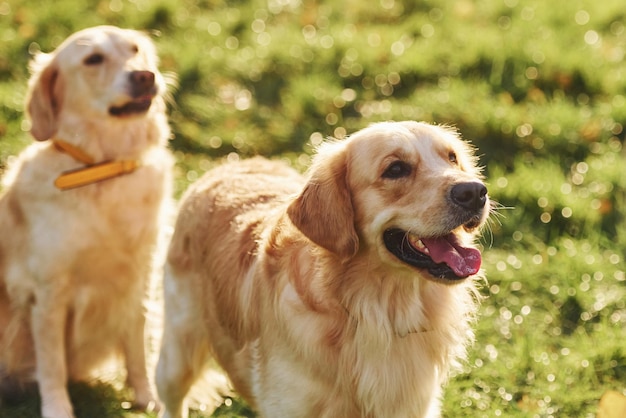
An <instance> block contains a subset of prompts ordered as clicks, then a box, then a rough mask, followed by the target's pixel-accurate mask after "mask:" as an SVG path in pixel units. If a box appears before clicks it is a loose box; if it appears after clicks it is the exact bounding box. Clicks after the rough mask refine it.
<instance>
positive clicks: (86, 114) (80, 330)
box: [0, 27, 172, 418]
mask: <svg viewBox="0 0 626 418" xmlns="http://www.w3.org/2000/svg"><path fill="white" fill-rule="evenodd" d="M138 79H141V80H139V81H138ZM152 80H153V81H152ZM138 84H139V85H138ZM164 93H165V83H164V79H163V77H162V76H161V74H160V73H159V71H158V69H157V56H156V53H155V49H154V45H153V44H152V42H151V41H150V39H149V38H148V37H146V36H145V35H143V34H141V33H139V32H136V31H132V30H122V29H119V28H115V27H95V28H90V29H86V30H83V31H80V32H77V33H76V34H74V35H72V36H71V37H70V38H68V39H67V40H66V41H65V42H63V43H62V44H61V45H60V46H59V47H58V48H57V49H56V50H55V51H54V52H53V53H50V54H40V55H38V56H37V57H36V59H35V61H34V63H33V75H32V78H31V80H30V85H29V94H28V98H27V109H28V112H29V114H30V120H31V124H32V129H31V133H32V135H33V136H34V137H35V139H37V140H38V142H36V143H34V144H32V145H31V146H29V147H28V148H27V149H26V150H24V151H23V152H22V153H21V154H20V155H19V156H18V157H17V158H16V161H15V162H14V163H13V164H12V166H11V168H10V169H9V171H8V172H7V173H6V175H5V178H4V188H3V192H2V194H1V195H0V231H2V233H0V382H1V385H0V386H1V387H2V388H3V389H5V390H7V389H8V390H11V389H15V387H16V386H20V385H23V384H27V383H28V382H33V381H36V382H37V384H38V387H39V391H40V394H41V397H42V415H43V416H44V417H54V418H69V417H73V412H72V406H71V404H70V400H69V397H68V394H67V391H66V384H67V381H68V380H80V379H87V378H89V377H91V374H92V372H93V371H94V370H95V369H96V368H97V367H98V366H101V365H102V364H103V362H104V361H105V360H107V359H108V358H109V357H111V355H112V354H114V353H117V352H121V353H122V354H123V356H124V361H125V366H126V370H127V375H126V376H127V381H128V383H129V385H130V386H131V387H132V388H133V389H134V392H135V400H136V403H137V404H138V405H139V406H142V407H149V406H150V405H154V403H155V396H153V393H152V390H151V388H150V386H149V380H148V377H147V371H146V363H145V353H144V321H145V306H144V305H145V297H146V292H147V290H148V287H149V283H150V282H149V280H150V277H151V275H152V273H153V272H152V266H153V258H154V252H155V249H156V244H157V235H158V228H157V227H158V224H159V222H160V219H161V217H162V215H163V212H164V209H165V207H166V206H167V205H166V202H167V201H168V200H169V193H170V177H171V174H170V171H171V165H172V158H171V156H170V154H169V152H168V151H167V148H166V142H167V139H168V137H169V127H168V125H167V118H166V114H165V103H164V100H163V94H164ZM146 106H148V107H149V108H145V107H146ZM114 109H115V110H114ZM114 113H116V114H114ZM51 139H62V140H64V141H65V142H68V143H71V144H72V145H73V146H75V147H78V148H80V149H82V150H83V151H84V152H86V153H87V154H89V155H90V156H91V157H93V159H94V160H95V161H96V162H102V161H108V160H124V159H133V160H138V161H140V162H141V167H140V168H138V169H137V170H136V171H135V172H133V173H131V174H126V175H122V176H119V177H116V178H112V179H108V180H104V181H101V182H98V183H94V184H90V185H86V186H83V187H80V188H76V189H72V190H66V191H61V190H59V189H57V188H55V186H54V185H53V182H54V180H55V179H56V178H57V177H58V176H59V175H60V174H61V173H62V172H65V171H68V170H73V169H77V168H80V167H83V166H84V163H82V162H79V161H77V160H76V159H75V158H73V157H72V156H70V155H68V154H67V153H65V152H61V151H60V150H59V149H57V148H56V147H55V145H54V144H53V141H51Z"/></svg>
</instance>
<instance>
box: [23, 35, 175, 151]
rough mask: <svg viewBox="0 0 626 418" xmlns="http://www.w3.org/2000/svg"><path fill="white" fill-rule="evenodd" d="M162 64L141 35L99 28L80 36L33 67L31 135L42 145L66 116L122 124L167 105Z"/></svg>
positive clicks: (43, 56) (39, 57)
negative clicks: (163, 99)
mask: <svg viewBox="0 0 626 418" xmlns="http://www.w3.org/2000/svg"><path fill="white" fill-rule="evenodd" d="M157 65H158V62H157V55H156V52H155V48H154V45H153V43H152V42H151V40H150V39H149V38H148V37H147V36H145V35H143V34H141V33H139V32H137V31H134V30H128V29H119V28H116V27H113V26H98V27H93V28H89V29H85V30H82V31H80V32H77V33H75V34H74V35H72V36H70V37H69V38H68V39H67V40H65V41H64V42H63V43H62V44H61V45H60V46H59V47H58V48H57V49H56V50H55V51H54V52H52V53H50V54H43V53H41V54H38V55H37V56H36V57H35V59H34V60H33V62H32V63H31V71H32V73H33V75H32V77H31V79H30V82H29V93H28V97H27V105H26V107H27V110H28V113H29V115H30V119H31V124H32V126H31V133H32V135H33V136H34V137H35V139H37V140H40V141H43V140H46V139H49V138H51V137H52V136H54V134H55V133H56V132H57V130H58V128H59V121H60V117H61V115H62V113H66V114H67V115H71V114H76V115H80V117H81V118H83V119H89V118H93V119H94V120H103V118H116V119H120V118H130V117H133V116H138V115H143V114H145V113H146V112H148V111H149V109H150V108H151V107H152V106H162V104H161V102H162V100H160V95H162V94H163V93H164V92H165V82H164V79H163V77H162V75H161V74H160V73H159V71H158V69H157ZM69 117H71V116H69Z"/></svg>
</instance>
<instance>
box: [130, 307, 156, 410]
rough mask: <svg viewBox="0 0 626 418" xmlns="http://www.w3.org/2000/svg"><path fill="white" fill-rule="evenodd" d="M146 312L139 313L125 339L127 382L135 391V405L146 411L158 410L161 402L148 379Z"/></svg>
mask: <svg viewBox="0 0 626 418" xmlns="http://www.w3.org/2000/svg"><path fill="white" fill-rule="evenodd" d="M145 324H146V318H145V312H143V310H142V312H141V313H138V314H137V315H136V316H135V317H134V318H133V320H132V324H131V325H130V326H129V332H128V334H127V336H126V338H125V339H124V343H123V349H124V359H125V363H126V371H127V382H128V386H130V387H131V388H132V389H133V391H134V392H135V402H134V404H135V406H137V407H138V408H141V409H144V410H146V411H153V410H157V409H158V407H159V404H158V403H157V401H156V397H155V396H154V394H153V390H152V388H151V386H150V381H149V380H148V373H147V365H146V349H145V347H146V344H145V342H146V341H145V334H146V330H145Z"/></svg>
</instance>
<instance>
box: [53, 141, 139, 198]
mask: <svg viewBox="0 0 626 418" xmlns="http://www.w3.org/2000/svg"><path fill="white" fill-rule="evenodd" d="M52 142H53V144H54V146H55V148H56V149H57V150H59V151H61V152H64V153H66V154H67V155H69V156H71V157H72V158H74V159H75V160H76V161H79V162H81V163H83V164H85V167H82V168H77V169H75V170H69V171H64V172H63V173H61V175H60V176H59V177H57V178H56V180H55V181H54V185H55V186H56V187H57V188H58V189H60V190H69V189H73V188H76V187H81V186H87V185H89V184H93V183H96V182H99V181H103V180H108V179H111V178H113V177H117V176H121V175H124V174H130V173H132V172H133V171H135V170H136V169H137V168H138V167H139V165H140V162H139V161H138V160H120V161H104V162H101V163H96V162H95V161H94V159H93V158H92V157H91V156H90V155H89V154H87V153H86V152H84V151H83V150H82V149H80V148H78V147H77V146H75V145H72V144H70V143H69V142H65V141H63V140H61V139H53V140H52Z"/></svg>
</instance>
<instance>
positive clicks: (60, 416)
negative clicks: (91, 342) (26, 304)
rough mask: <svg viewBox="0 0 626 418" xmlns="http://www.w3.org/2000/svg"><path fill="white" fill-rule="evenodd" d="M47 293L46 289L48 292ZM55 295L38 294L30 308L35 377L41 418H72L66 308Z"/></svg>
mask: <svg viewBox="0 0 626 418" xmlns="http://www.w3.org/2000/svg"><path fill="white" fill-rule="evenodd" d="M48 290H49V289H48ZM57 296H58V295H52V294H49V293H48V294H46V293H44V292H41V293H40V294H38V295H37V298H36V301H35V304H34V305H33V307H32V308H31V329H32V333H33V342H34V345H35V359H36V377H37V383H38V385H39V393H40V395H41V415H42V417H43V418H73V417H74V413H73V411H72V404H71V402H70V397H69V394H68V392H67V364H66V355H65V328H66V320H67V308H66V306H65V304H63V302H61V301H60V300H61V299H62V298H57Z"/></svg>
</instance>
